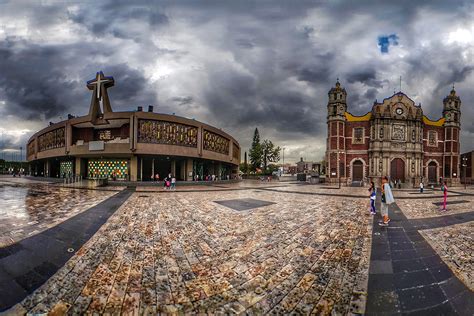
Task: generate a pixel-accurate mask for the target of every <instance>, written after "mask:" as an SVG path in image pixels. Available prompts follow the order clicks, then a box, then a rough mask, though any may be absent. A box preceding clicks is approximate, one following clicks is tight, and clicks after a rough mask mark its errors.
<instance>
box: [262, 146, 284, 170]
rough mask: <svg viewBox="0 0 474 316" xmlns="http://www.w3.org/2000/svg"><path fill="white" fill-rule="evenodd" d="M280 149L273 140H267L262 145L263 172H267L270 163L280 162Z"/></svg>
mask: <svg viewBox="0 0 474 316" xmlns="http://www.w3.org/2000/svg"><path fill="white" fill-rule="evenodd" d="M280 151H281V149H280V147H279V146H275V145H274V144H273V143H272V141H271V140H268V139H265V140H264V141H263V143H262V161H263V170H265V171H266V170H267V166H268V164H269V163H270V162H277V161H279V160H280Z"/></svg>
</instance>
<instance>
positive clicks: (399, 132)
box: [392, 124, 406, 141]
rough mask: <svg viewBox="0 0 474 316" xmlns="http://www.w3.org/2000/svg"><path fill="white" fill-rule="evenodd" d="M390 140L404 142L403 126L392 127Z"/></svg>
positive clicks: (404, 129) (404, 132) (404, 128)
mask: <svg viewBox="0 0 474 316" xmlns="http://www.w3.org/2000/svg"><path fill="white" fill-rule="evenodd" d="M392 140H399V141H405V140H406V127H405V125H400V124H394V125H392Z"/></svg>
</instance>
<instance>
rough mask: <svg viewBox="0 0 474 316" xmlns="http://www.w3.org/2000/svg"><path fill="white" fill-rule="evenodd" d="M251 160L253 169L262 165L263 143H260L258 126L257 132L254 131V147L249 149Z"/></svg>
mask: <svg viewBox="0 0 474 316" xmlns="http://www.w3.org/2000/svg"><path fill="white" fill-rule="evenodd" d="M249 160H250V165H251V169H252V170H253V171H255V170H256V169H257V168H261V167H262V144H260V134H259V132H258V128H255V132H254V133H253V140H252V147H251V148H250V151H249Z"/></svg>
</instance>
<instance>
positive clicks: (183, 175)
mask: <svg viewBox="0 0 474 316" xmlns="http://www.w3.org/2000/svg"><path fill="white" fill-rule="evenodd" d="M179 163H180V164H181V168H180V175H179V177H180V178H181V179H184V180H185V181H186V161H184V160H181V161H180V162H179Z"/></svg>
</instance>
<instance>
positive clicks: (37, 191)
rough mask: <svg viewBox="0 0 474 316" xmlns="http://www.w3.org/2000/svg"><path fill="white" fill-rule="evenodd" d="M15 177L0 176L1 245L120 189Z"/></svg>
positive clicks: (59, 219) (27, 234)
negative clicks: (84, 187)
mask: <svg viewBox="0 0 474 316" xmlns="http://www.w3.org/2000/svg"><path fill="white" fill-rule="evenodd" d="M1 180H3V181H1ZM15 180H16V181H14V179H8V181H7V180H6V179H2V178H0V181H1V182H0V218H1V221H0V247H5V246H7V245H10V244H13V243H15V242H18V241H20V240H22V239H24V238H26V237H30V236H33V235H35V234H37V233H39V232H42V231H44V230H46V229H48V228H50V227H53V226H55V225H57V224H59V223H61V222H63V221H64V220H66V219H68V218H70V217H72V216H74V215H77V214H79V213H81V212H83V211H85V210H87V209H89V208H90V207H92V206H94V205H97V204H98V203H100V202H102V201H104V200H106V199H107V198H109V197H111V196H112V195H114V194H116V193H117V191H114V190H110V191H109V190H107V191H99V190H83V189H70V188H63V187H61V186H58V185H54V184H47V183H44V182H42V183H37V182H34V181H33V182H31V181H29V180H27V179H25V178H16V179H15Z"/></svg>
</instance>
